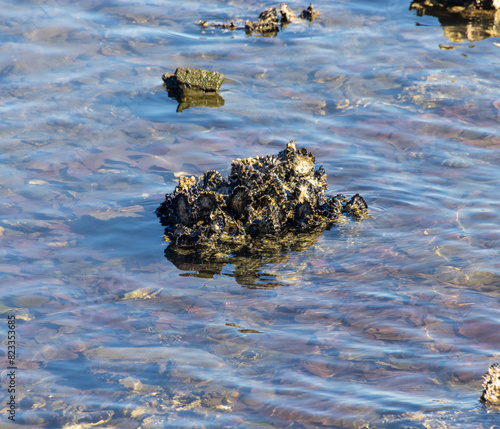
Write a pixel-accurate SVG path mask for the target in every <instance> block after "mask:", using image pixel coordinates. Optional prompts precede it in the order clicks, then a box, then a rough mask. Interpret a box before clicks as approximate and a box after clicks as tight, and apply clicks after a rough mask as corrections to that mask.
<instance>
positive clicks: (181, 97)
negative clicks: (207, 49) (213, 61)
mask: <svg viewBox="0 0 500 429" xmlns="http://www.w3.org/2000/svg"><path fill="white" fill-rule="evenodd" d="M162 79H163V82H164V84H165V87H166V90H167V92H168V93H169V97H172V98H175V99H176V100H177V101H178V103H179V106H178V108H177V111H178V112H182V111H183V110H185V109H187V108H189V107H221V106H223V105H224V99H223V98H222V97H221V96H220V95H219V93H218V92H217V91H218V90H219V88H220V87H221V85H222V83H223V82H224V75H223V74H222V73H219V72H216V71H209V70H203V69H193V68H186V67H179V68H177V70H176V71H175V73H174V74H172V73H165V74H164V75H163V76H162Z"/></svg>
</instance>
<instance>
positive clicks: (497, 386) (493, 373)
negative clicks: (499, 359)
mask: <svg viewBox="0 0 500 429" xmlns="http://www.w3.org/2000/svg"><path fill="white" fill-rule="evenodd" d="M483 379H484V380H483V389H484V390H483V394H482V396H481V402H484V403H485V404H486V405H488V406H493V408H496V409H500V365H499V364H498V363H494V364H493V365H491V366H490V367H489V369H488V371H487V372H486V374H484V375H483Z"/></svg>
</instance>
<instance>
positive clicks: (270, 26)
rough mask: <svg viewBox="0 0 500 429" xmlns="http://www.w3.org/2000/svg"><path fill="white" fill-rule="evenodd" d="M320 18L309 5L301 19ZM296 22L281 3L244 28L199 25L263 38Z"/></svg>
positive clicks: (233, 25)
mask: <svg viewBox="0 0 500 429" xmlns="http://www.w3.org/2000/svg"><path fill="white" fill-rule="evenodd" d="M499 1H500V0H499ZM318 16H319V12H317V11H315V10H314V7H313V5H309V7H308V8H307V9H306V10H304V11H302V13H301V14H300V18H303V19H307V20H309V21H312V20H313V19H314V18H317V17H318ZM294 20H295V14H294V13H293V12H292V11H291V10H290V9H289V8H288V6H287V5H286V3H281V5H280V8H279V11H278V10H277V9H276V8H275V7H270V8H268V9H266V10H264V11H262V12H261V13H260V15H259V17H258V18H257V20H256V21H251V20H247V21H245V26H244V27H242V26H237V25H235V24H234V22H233V21H231V22H229V23H223V24H219V23H209V22H207V21H199V22H198V24H199V25H201V26H202V27H215V28H223V29H227V30H242V29H245V30H246V32H247V33H248V34H252V33H257V34H260V35H262V36H275V35H276V34H278V32H279V31H280V29H281V28H282V27H284V26H285V25H286V24H290V23H291V22H293V21H294Z"/></svg>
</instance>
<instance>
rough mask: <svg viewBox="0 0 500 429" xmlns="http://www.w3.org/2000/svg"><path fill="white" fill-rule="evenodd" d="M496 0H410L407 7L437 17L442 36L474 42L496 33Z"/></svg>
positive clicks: (499, 33) (498, 0)
mask: <svg viewBox="0 0 500 429" xmlns="http://www.w3.org/2000/svg"><path fill="white" fill-rule="evenodd" d="M499 7H500V0H477V1H474V0H413V1H412V3H411V5H410V10H415V11H416V12H417V16H424V15H429V16H434V17H436V18H438V19H439V22H440V24H441V26H442V27H443V31H444V34H445V36H446V37H447V38H448V39H449V40H450V41H451V42H462V41H464V40H469V41H470V42H476V41H478V40H483V39H486V38H488V37H500V30H499V27H498V22H497V21H498V19H497V17H496V15H497V14H496V10H497V9H498V8H499Z"/></svg>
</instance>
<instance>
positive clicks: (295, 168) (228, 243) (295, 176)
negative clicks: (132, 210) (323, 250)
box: [156, 141, 368, 262]
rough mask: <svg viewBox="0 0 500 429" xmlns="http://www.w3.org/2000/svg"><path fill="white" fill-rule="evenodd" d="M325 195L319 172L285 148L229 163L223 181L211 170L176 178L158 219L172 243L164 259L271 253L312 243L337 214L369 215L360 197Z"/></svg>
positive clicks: (310, 160) (300, 152) (301, 153)
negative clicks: (253, 248) (237, 252)
mask: <svg viewBox="0 0 500 429" xmlns="http://www.w3.org/2000/svg"><path fill="white" fill-rule="evenodd" d="M326 190H327V176H326V172H325V169H324V168H323V167H322V166H320V167H319V168H316V164H315V158H314V155H313V154H312V153H310V152H307V150H306V149H297V148H296V146H295V143H294V142H293V141H291V142H289V143H288V145H287V146H286V148H285V149H284V150H283V151H281V152H280V153H279V154H278V155H273V156H258V157H255V158H246V159H236V160H234V161H233V162H232V164H231V171H230V174H229V176H228V177H227V178H223V177H222V175H221V174H220V173H219V172H218V171H215V170H211V171H208V172H206V173H205V174H204V175H203V176H201V177H200V178H198V179H196V178H194V177H182V178H181V179H180V180H179V184H178V186H177V188H176V189H175V191H174V192H172V193H171V194H167V195H166V197H165V201H164V202H163V203H162V204H161V205H160V207H158V209H157V211H156V213H157V215H158V217H160V221H161V223H162V225H163V226H165V238H166V239H167V240H169V241H171V244H170V246H169V248H168V253H169V254H170V257H172V256H173V254H177V255H179V256H181V257H182V259H184V260H191V261H192V262H194V261H193V259H192V258H195V259H196V258H197V256H196V255H200V254H201V255H202V256H207V255H213V256H217V255H224V254H228V253H230V252H234V251H235V250H241V249H247V250H248V251H250V253H251V250H250V248H249V247H248V246H252V245H253V246H257V243H260V246H259V249H261V251H262V252H264V253H266V249H273V250H272V252H275V251H276V247H278V248H281V247H283V246H284V247H286V248H290V246H293V245H294V243H295V244H296V245H300V243H304V242H306V243H307V242H310V240H308V239H307V236H308V235H310V234H312V235H313V236H316V237H317V236H318V235H319V234H321V233H322V232H323V231H324V230H325V229H326V228H328V227H330V226H331V225H333V224H335V223H337V222H339V221H340V220H341V219H342V218H343V215H350V216H352V217H354V218H356V219H361V218H363V217H365V216H366V215H367V208H368V206H367V204H366V202H365V200H364V199H363V197H361V196H360V195H359V194H356V195H354V196H352V197H350V198H347V197H345V196H343V195H340V194H339V195H335V196H327V194H326ZM297 240H298V241H297ZM313 242H314V240H313ZM250 243H251V244H250ZM193 251H194V252H193Z"/></svg>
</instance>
